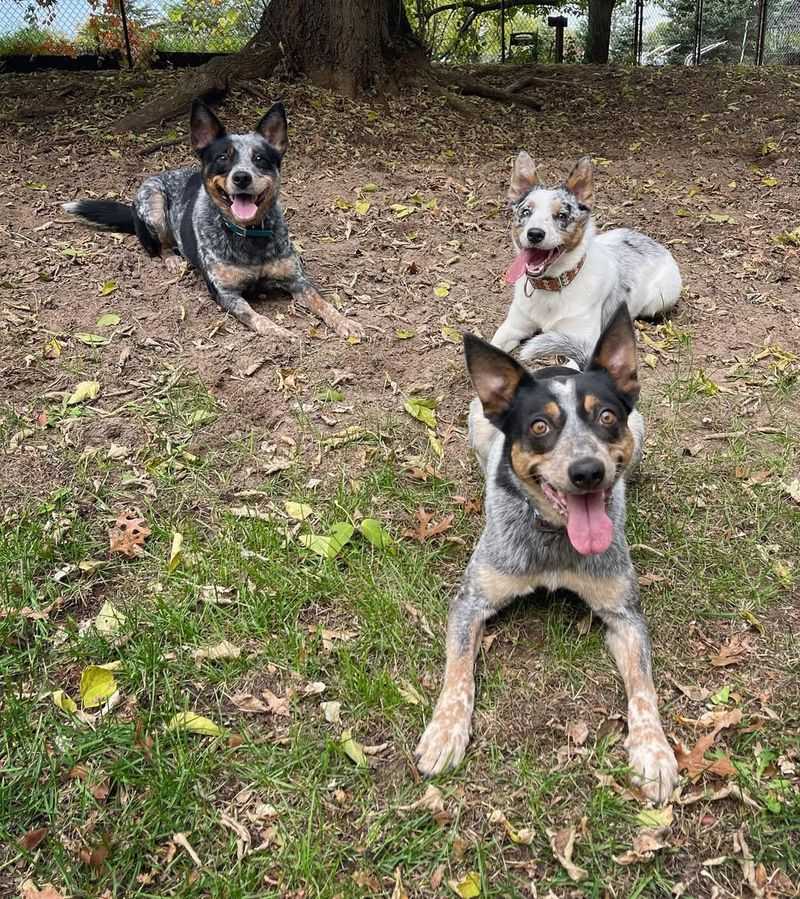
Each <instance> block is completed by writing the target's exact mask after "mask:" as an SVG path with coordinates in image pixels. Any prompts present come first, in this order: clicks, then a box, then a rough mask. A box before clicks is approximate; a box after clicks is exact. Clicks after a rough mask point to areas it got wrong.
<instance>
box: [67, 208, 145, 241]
mask: <svg viewBox="0 0 800 899" xmlns="http://www.w3.org/2000/svg"><path fill="white" fill-rule="evenodd" d="M63 208H64V211H65V212H68V213H69V214H70V215H74V216H77V218H79V219H83V221H85V222H87V223H88V224H90V225H94V226H95V227H97V228H104V229H105V230H107V231H121V232H122V233H123V234H135V233H136V227H135V224H134V222H135V213H134V211H133V206H126V205H125V203H115V202H114V201H113V200H76V201H75V202H74V203H64V207H63Z"/></svg>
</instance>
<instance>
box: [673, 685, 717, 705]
mask: <svg viewBox="0 0 800 899" xmlns="http://www.w3.org/2000/svg"><path fill="white" fill-rule="evenodd" d="M673 683H674V684H675V686H676V687H677V689H678V690H680V691H681V693H683V695H684V696H686V697H687V698H689V699H691V700H692V702H705V701H706V700H707V699H709V697H710V696H711V690H707V689H706V688H705V687H697V686H693V685H687V684H679V683H678V682H677V681H673Z"/></svg>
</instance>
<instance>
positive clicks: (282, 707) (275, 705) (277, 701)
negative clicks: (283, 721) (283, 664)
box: [261, 690, 292, 718]
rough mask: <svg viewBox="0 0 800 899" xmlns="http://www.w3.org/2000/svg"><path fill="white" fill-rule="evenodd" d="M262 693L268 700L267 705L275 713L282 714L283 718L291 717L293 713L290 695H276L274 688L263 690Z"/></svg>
mask: <svg viewBox="0 0 800 899" xmlns="http://www.w3.org/2000/svg"><path fill="white" fill-rule="evenodd" d="M261 695H262V696H263V697H264V699H266V700H267V705H268V706H269V710H270V712H272V714H273V715H280V716H281V717H283V718H290V717H291V714H292V713H291V711H290V710H289V697H288V696H283V697H280V696H276V695H275V694H274V693H273V692H272V690H262V692H261Z"/></svg>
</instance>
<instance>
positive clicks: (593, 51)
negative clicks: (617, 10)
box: [584, 0, 615, 64]
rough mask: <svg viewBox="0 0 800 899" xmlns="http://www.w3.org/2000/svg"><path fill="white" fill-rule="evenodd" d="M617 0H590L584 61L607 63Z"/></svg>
mask: <svg viewBox="0 0 800 899" xmlns="http://www.w3.org/2000/svg"><path fill="white" fill-rule="evenodd" d="M614 3H615V0H589V28H588V31H587V33H586V54H585V58H584V62H591V63H598V64H605V63H607V62H608V48H609V45H610V43H611V13H612V12H614Z"/></svg>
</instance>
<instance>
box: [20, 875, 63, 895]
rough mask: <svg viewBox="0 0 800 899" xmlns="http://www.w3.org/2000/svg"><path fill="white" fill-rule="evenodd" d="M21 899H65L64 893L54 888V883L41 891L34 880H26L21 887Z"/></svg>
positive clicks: (47, 884) (48, 884) (45, 886)
mask: <svg viewBox="0 0 800 899" xmlns="http://www.w3.org/2000/svg"><path fill="white" fill-rule="evenodd" d="M20 897H21V899H64V895H63V893H59V891H58V890H57V889H56V888H55V887H54V886H53V884H52V883H46V884H45V885H44V886H43V887H42V888H41V889H39V888H38V887H37V886H36V884H35V883H34V882H33V881H32V880H26V881H25V882H24V883H23V884H22V886H21V887H20Z"/></svg>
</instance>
